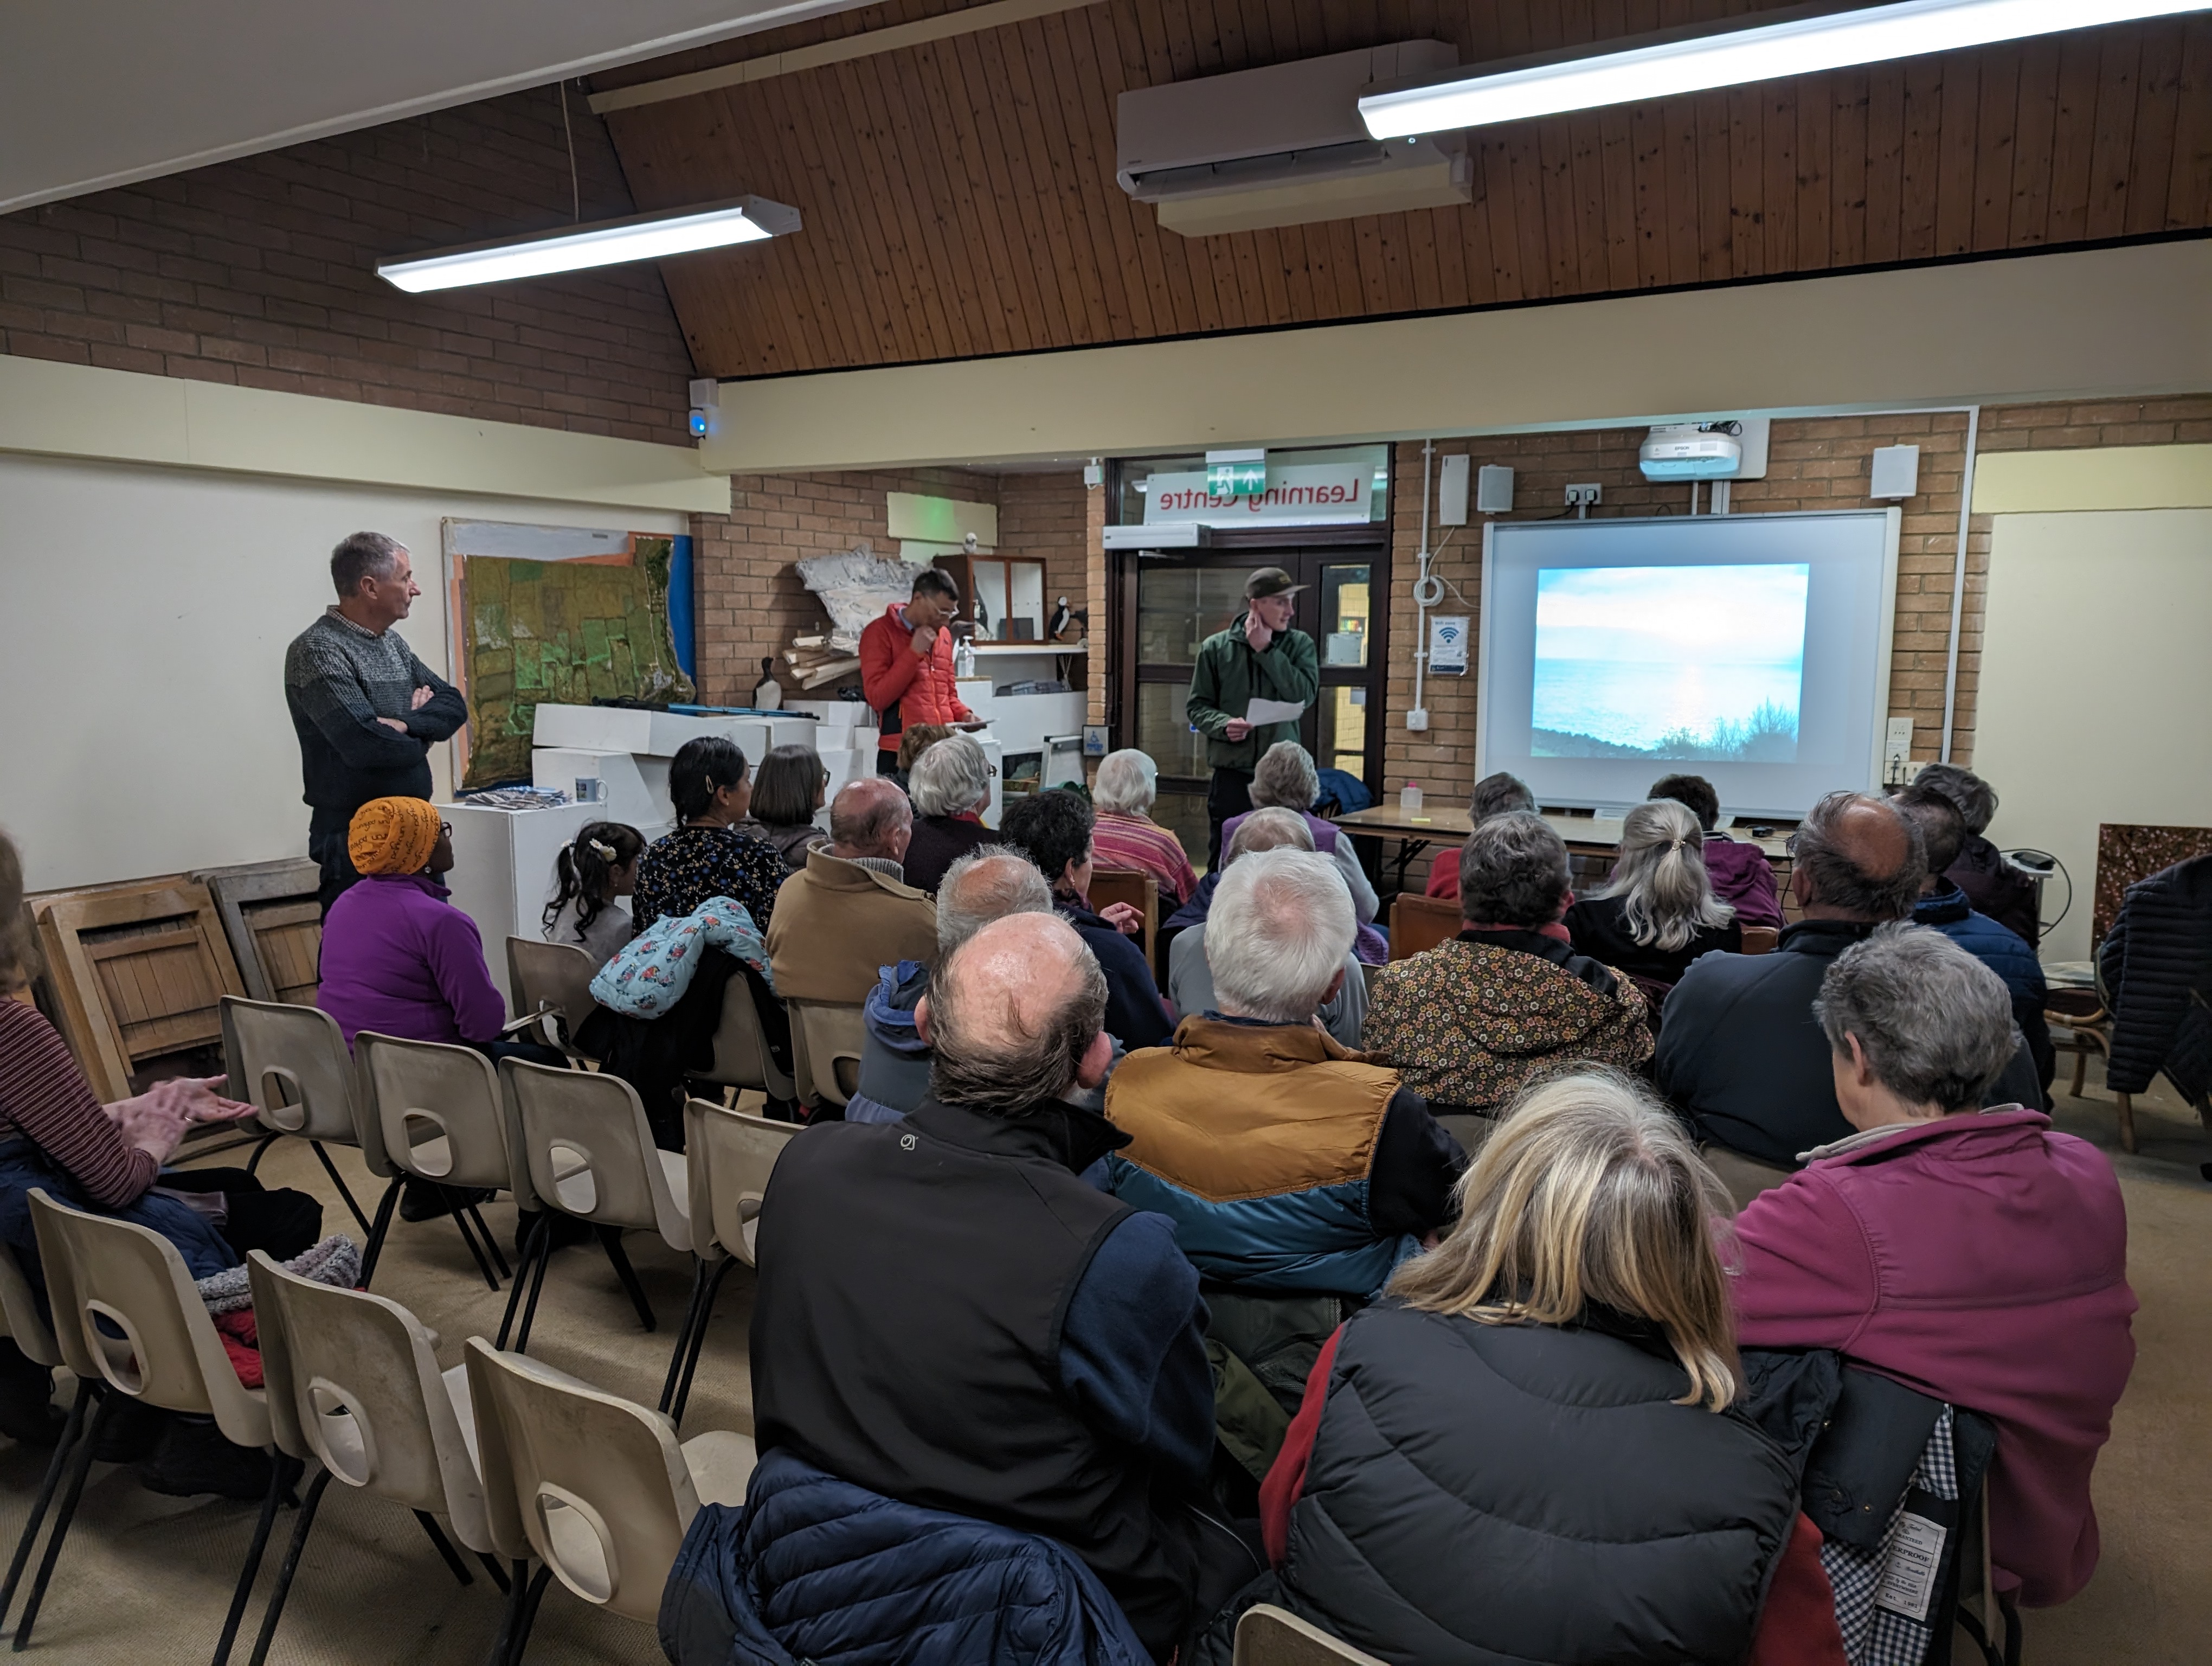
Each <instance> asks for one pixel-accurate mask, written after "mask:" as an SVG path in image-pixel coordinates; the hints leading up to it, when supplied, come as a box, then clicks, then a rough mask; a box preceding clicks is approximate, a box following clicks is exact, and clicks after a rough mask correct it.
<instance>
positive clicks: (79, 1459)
mask: <svg viewBox="0 0 2212 1666" xmlns="http://www.w3.org/2000/svg"><path fill="white" fill-rule="evenodd" d="M122 1402H123V1396H122V1395H119V1394H103V1395H100V1409H99V1411H97V1412H96V1413H94V1414H93V1419H92V1426H91V1427H90V1428H88V1429H87V1430H86V1431H85V1432H84V1438H82V1440H80V1441H78V1442H77V1446H76V1452H75V1453H74V1454H72V1455H71V1456H70V1478H69V1488H68V1490H67V1491H66V1492H64V1493H63V1494H62V1507H61V1509H60V1511H58V1513H57V1514H56V1515H55V1517H54V1530H53V1533H52V1536H50V1537H49V1538H48V1539H47V1540H46V1554H45V1555H44V1556H42V1557H40V1559H39V1577H38V1578H35V1579H33V1581H32V1582H31V1596H30V1600H29V1601H28V1602H25V1603H24V1604H23V1617H22V1619H21V1620H18V1621H17V1622H16V1623H15V1644H14V1647H15V1652H16V1653H18V1654H21V1652H22V1651H24V1650H25V1649H27V1648H28V1647H30V1646H31V1627H32V1626H34V1625H36V1624H37V1623H38V1619H39V1608H40V1604H42V1603H43V1602H45V1601H46V1582H47V1581H48V1580H50V1579H52V1578H53V1577H54V1564H55V1563H56V1562H58V1561H59V1560H61V1554H62V1541H63V1540H64V1539H66V1538H67V1537H68V1536H69V1530H70V1522H71V1521H72V1520H74V1519H75V1518H76V1501H77V1500H78V1499H80V1498H82V1497H83V1496H84V1478H85V1477H86V1476H87V1475H88V1474H91V1473H92V1454H93V1449H94V1447H96V1446H98V1445H99V1444H100V1435H101V1434H102V1432H105V1431H106V1427H107V1420H108V1418H109V1416H110V1415H111V1414H112V1413H113V1412H114V1410H115V1408H117V1407H118V1406H119V1405H120V1404H122Z"/></svg>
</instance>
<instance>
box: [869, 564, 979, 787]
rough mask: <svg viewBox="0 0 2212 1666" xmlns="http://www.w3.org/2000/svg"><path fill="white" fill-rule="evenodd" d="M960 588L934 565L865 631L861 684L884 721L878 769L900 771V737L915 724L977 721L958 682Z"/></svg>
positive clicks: (880, 771)
mask: <svg viewBox="0 0 2212 1666" xmlns="http://www.w3.org/2000/svg"><path fill="white" fill-rule="evenodd" d="M958 611H960V587H958V586H957V585H956V584H954V583H953V582H952V581H951V579H950V578H948V577H947V576H946V575H945V574H944V573H942V572H941V571H939V569H936V568H934V567H926V568H924V569H922V570H921V573H920V574H919V575H916V577H915V581H914V593H913V594H912V595H911V596H909V597H908V599H907V601H906V605H904V606H900V605H897V604H896V603H894V604H893V605H891V606H890V607H887V608H885V609H884V617H882V618H880V619H878V620H876V621H874V622H873V623H871V624H870V625H869V626H868V628H867V629H866V630H864V631H862V632H861V633H860V689H861V691H862V692H863V693H865V694H866V696H867V699H868V703H869V704H870V705H871V706H872V707H874V708H875V709H876V714H877V715H878V717H880V718H881V719H882V720H883V734H882V738H881V739H879V740H878V743H877V745H878V750H877V752H876V773H877V774H878V775H896V774H897V773H898V747H899V736H900V735H901V734H902V733H905V731H906V727H907V726H908V724H910V723H946V724H951V723H971V724H972V723H974V722H975V713H974V712H972V711H970V710H969V709H968V708H967V706H966V705H964V704H963V702H962V701H961V698H960V693H959V690H957V688H955V687H954V686H953V681H952V629H951V626H952V616H953V615H954V614H955V613H957V612H958Z"/></svg>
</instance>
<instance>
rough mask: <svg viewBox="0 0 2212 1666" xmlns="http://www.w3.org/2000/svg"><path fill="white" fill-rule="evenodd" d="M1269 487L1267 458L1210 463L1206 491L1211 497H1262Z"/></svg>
mask: <svg viewBox="0 0 2212 1666" xmlns="http://www.w3.org/2000/svg"><path fill="white" fill-rule="evenodd" d="M1266 492H1267V462H1266V460H1265V459H1262V460H1261V461H1259V462H1256V463H1209V464H1207V465H1206V496H1209V497H1260V496H1264V495H1265V494H1266Z"/></svg>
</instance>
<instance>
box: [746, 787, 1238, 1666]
mask: <svg viewBox="0 0 2212 1666" xmlns="http://www.w3.org/2000/svg"><path fill="white" fill-rule="evenodd" d="M1042 796H1044V797H1047V798H1050V797H1054V796H1066V795H1065V794H1059V795H1055V794H1053V793H1046V794H1043V795H1042ZM1105 1010H1106V984H1105V980H1104V978H1103V976H1102V975H1101V973H1100V971H1099V970H1098V964H1097V960H1096V959H1095V958H1093V957H1092V956H1091V953H1090V952H1089V951H1088V950H1086V949H1085V947H1084V944H1083V939H1081V938H1079V936H1077V935H1076V933H1074V931H1073V930H1072V929H1071V928H1070V927H1068V926H1067V925H1066V922H1064V921H1060V920H1058V919H1054V918H1050V917H1047V916H1045V915H1034V914H1021V915H1015V916H1013V917H1012V918H1011V919H1002V920H997V921H993V922H992V923H991V924H989V925H987V926H985V927H982V928H981V930H980V931H978V932H976V933H975V935H974V936H972V937H970V938H969V939H968V940H967V941H966V942H964V943H963V944H962V945H960V946H959V947H957V948H956V949H954V950H953V951H952V952H951V954H950V955H948V956H947V957H946V958H945V962H944V964H942V965H941V966H940V967H939V969H938V972H937V975H936V976H935V977H934V978H933V980H932V983H931V988H930V990H929V993H928V994H927V996H926V997H924V999H923V1000H922V1004H921V1009H920V1019H921V1033H922V1035H923V1036H924V1037H926V1038H927V1041H928V1042H929V1043H930V1044H931V1045H932V1046H933V1048H934V1049H936V1053H935V1057H934V1059H933V1061H932V1064H931V1067H930V1086H931V1098H930V1100H929V1102H928V1103H927V1104H924V1105H922V1106H921V1109H919V1110H916V1111H915V1113H914V1114H913V1115H912V1116H908V1117H907V1118H906V1119H905V1120H904V1121H903V1122H899V1123H897V1124H896V1125H895V1126H883V1125H870V1124H866V1123H860V1122H825V1123H823V1124H822V1125H820V1126H818V1127H815V1128H807V1129H806V1130H805V1131H804V1132H803V1133H801V1134H799V1136H798V1137H797V1138H796V1139H794V1140H792V1142H791V1143H790V1144H789V1145H788V1146H786V1147H785V1148H784V1152H783V1155H782V1156H781V1158H778V1159H777V1162H776V1165H775V1175H774V1177H772V1178H771V1179H770V1181H769V1186H768V1194H767V1198H766V1201H765V1202H764V1203H763V1207H762V1211H761V1215H760V1228H759V1240H758V1242H759V1251H760V1277H759V1280H758V1283H757V1286H756V1288H757V1294H756V1296H755V1298H754V1303H753V1315H752V1331H751V1340H750V1350H749V1352H750V1358H751V1360H752V1387H753V1395H752V1405H753V1418H754V1427H755V1429H756V1437H755V1438H757V1441H758V1443H759V1445H760V1450H761V1453H762V1456H763V1458H766V1457H768V1456H770V1455H772V1454H775V1453H777V1452H780V1451H787V1452H790V1453H792V1454H793V1455H795V1456H798V1457H800V1458H803V1459H804V1460H805V1461H806V1462H808V1463H811V1464H812V1465H813V1466H815V1467H816V1468H818V1469H822V1470H825V1471H827V1472H828V1473H829V1474H831V1475H834V1476H836V1477H837V1478H838V1479H840V1480H842V1481H848V1482H850V1483H853V1484H854V1485H855V1486H858V1487H866V1488H867V1489H868V1490H869V1491H871V1492H873V1493H880V1494H882V1495H884V1496H885V1497H888V1498H890V1499H897V1500H899V1501H900V1502H902V1503H905V1504H909V1505H922V1506H925V1507H927V1508H929V1509H933V1510H945V1511H955V1512H957V1513H959V1514H961V1515H965V1516H970V1517H981V1518H982V1519H984V1520H987V1521H991V1522H996V1523H1000V1524H1001V1525H1003V1526H1006V1527H1012V1528H1015V1529H1019V1530H1021V1531H1023V1532H1025V1533H1035V1534H1041V1535H1044V1536H1046V1537H1048V1538H1052V1539H1056V1540H1058V1541H1060V1543H1062V1544H1064V1545H1066V1547H1068V1548H1069V1549H1070V1550H1072V1551H1073V1552H1074V1553H1075V1554H1076V1555H1078V1556H1079V1557H1080V1558H1081V1559H1082V1560H1084V1562H1085V1564H1087V1565H1088V1566H1090V1568H1091V1571H1092V1572H1094V1573H1096V1574H1097V1576H1098V1578H1099V1579H1100V1580H1101V1581H1102V1582H1103V1584H1105V1586H1106V1588H1107V1590H1109V1592H1111V1593H1112V1595H1113V1596H1114V1597H1115V1600H1116V1601H1117V1602H1119V1603H1120V1604H1121V1608H1122V1610H1123V1612H1124V1613H1125V1614H1127V1617H1128V1620H1129V1621H1130V1624H1131V1626H1133V1628H1134V1629H1135V1631H1136V1633H1137V1634H1138V1636H1139V1638H1141V1639H1143V1641H1144V1644H1145V1645H1146V1648H1148V1649H1149V1650H1151V1651H1152V1653H1153V1655H1154V1656H1155V1657H1157V1658H1158V1659H1161V1660H1165V1659H1166V1658H1167V1657H1169V1655H1170V1652H1172V1651H1174V1650H1175V1649H1176V1646H1177V1645H1178V1644H1179V1643H1180V1642H1181V1641H1182V1639H1183V1638H1184V1637H1185V1635H1186V1633H1188V1630H1189V1628H1190V1626H1191V1623H1192V1621H1193V1620H1194V1619H1195V1618H1198V1617H1200V1602H1205V1603H1206V1605H1207V1606H1208V1607H1209V1608H1210V1606H1211V1604H1212V1602H1218V1600H1219V1596H1220V1595H1225V1592H1223V1593H1219V1594H1218V1595H1213V1596H1198V1592H1199V1587H1200V1583H1201V1572H1202V1569H1203V1567H1204V1566H1205V1563H1204V1560H1203V1559H1204V1558H1205V1556H1206V1554H1209V1553H1211V1552H1212V1551H1213V1550H1214V1549H1215V1547H1213V1546H1212V1545H1208V1544H1206V1543H1205V1541H1203V1540H1202V1539H1201V1537H1200V1534H1199V1533H1198V1532H1197V1530H1196V1523H1194V1519H1193V1517H1192V1515H1191V1514H1190V1511H1189V1508H1188V1505H1186V1504H1185V1503H1184V1502H1183V1500H1184V1499H1187V1498H1189V1497H1191V1496H1192V1495H1193V1494H1194V1493H1195V1491H1196V1489H1197V1488H1198V1487H1199V1486H1200V1483H1201V1482H1202V1481H1203V1478H1204V1476H1205V1474H1206V1466H1207V1463H1208V1462H1209V1460H1210V1458H1211V1456H1212V1447H1213V1386H1212V1376H1211V1373H1210V1370H1209V1367H1208V1365H1207V1363H1206V1351H1205V1341H1204V1336H1203V1332H1202V1327H1203V1324H1204V1318H1205V1311H1206V1310H1205V1305H1204V1304H1203V1303H1202V1302H1201V1300H1200V1297H1199V1290H1198V1276H1197V1274H1195V1273H1194V1272H1193V1271H1192V1269H1191V1266H1190V1263H1189V1262H1188V1261H1186V1260H1185V1259H1184V1258H1183V1256H1182V1252H1181V1251H1180V1250H1179V1249H1176V1242H1175V1232H1174V1229H1173V1227H1172V1225H1170V1223H1169V1222H1168V1221H1166V1220H1164V1219H1161V1218H1160V1217H1159V1216H1158V1215H1153V1214H1146V1213H1141V1212H1139V1211H1138V1210H1136V1209H1133V1208H1132V1207H1130V1206H1129V1205H1128V1204H1127V1203H1125V1202H1122V1201H1120V1200H1119V1199H1116V1198H1114V1197H1111V1196H1109V1195H1106V1194H1105V1193H1103V1192H1100V1191H1097V1190H1096V1189H1093V1188H1091V1187H1090V1186H1088V1185H1086V1184H1085V1183H1084V1182H1083V1181H1082V1180H1080V1179H1079V1178H1078V1176H1079V1173H1080V1172H1081V1170H1084V1169H1085V1168H1086V1167H1088V1166H1089V1165H1090V1164H1091V1163H1093V1162H1094V1161H1096V1160H1097V1158H1099V1157H1101V1156H1103V1154H1104V1153H1105V1152H1108V1151H1109V1150H1111V1149H1113V1148H1114V1147H1115V1146H1119V1145H1121V1144H1122V1143H1123V1142H1124V1140H1125V1138H1126V1136H1124V1135H1122V1134H1119V1133H1118V1132H1116V1131H1115V1128H1113V1127H1112V1126H1111V1125H1110V1124H1109V1123H1108V1122H1106V1121H1105V1119H1104V1118H1103V1117H1101V1116H1097V1114H1096V1113H1093V1112H1091V1111H1085V1110H1078V1109H1076V1108H1075V1107H1073V1106H1072V1105H1070V1104H1066V1095H1067V1094H1068V1092H1069V1091H1071V1090H1072V1089H1073V1088H1074V1087H1076V1086H1077V1085H1083V1086H1095V1085H1097V1083H1098V1082H1099V1081H1100V1080H1101V1079H1103V1076H1104V1074H1105V1071H1106V1067H1107V1061H1108V1059H1109V1056H1110V1053H1111V1043H1110V1042H1109V1040H1108V1038H1107V1037H1106V1035H1105V1034H1104V1032H1103V1031H1102V1030H1101V1028H1100V1024H1101V1021H1102V1019H1103V1017H1104V1015H1105ZM808 1531H809V1532H810V1534H812V1535H817V1538H816V1540H815V1542H816V1544H817V1545H818V1546H819V1547H820V1554H823V1555H835V1554H837V1552H838V1549H839V1547H841V1545H842V1543H843V1542H844V1541H847V1540H849V1539H851V1538H853V1537H854V1536H855V1535H866V1532H867V1529H866V1526H865V1525H858V1526H847V1525H845V1524H844V1523H834V1524H819V1523H817V1524H815V1525H812V1526H810V1528H809V1529H808ZM1229 1548H1230V1549H1231V1551H1232V1552H1234V1553H1235V1560H1236V1561H1237V1563H1238V1564H1239V1565H1240V1571H1239V1572H1237V1573H1236V1574H1235V1575H1234V1576H1233V1577H1232V1578H1231V1580H1230V1581H1228V1582H1226V1583H1229V1584H1232V1585H1233V1584H1236V1583H1241V1582H1242V1580H1243V1578H1248V1577H1249V1566H1242V1565H1243V1553H1242V1550H1241V1547H1238V1546H1236V1545H1235V1544H1233V1543H1232V1544H1231V1546H1230V1547H1229ZM810 1554H814V1552H813V1551H811V1550H810ZM1217 1583H1220V1582H1217Z"/></svg>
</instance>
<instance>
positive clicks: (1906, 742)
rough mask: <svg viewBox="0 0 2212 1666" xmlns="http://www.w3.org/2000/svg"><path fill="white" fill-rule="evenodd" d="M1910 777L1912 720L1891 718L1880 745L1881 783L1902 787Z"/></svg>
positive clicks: (1886, 785)
mask: <svg viewBox="0 0 2212 1666" xmlns="http://www.w3.org/2000/svg"><path fill="white" fill-rule="evenodd" d="M1911 775H1912V720H1911V718H1909V717H1893V718H1891V719H1890V720H1889V728H1888V730H1887V733H1886V734H1885V736H1884V738H1883V740H1882V745H1881V781H1882V785H1883V786H1885V787H1902V786H1904V785H1905V782H1906V781H1908V780H1910V779H1911Z"/></svg>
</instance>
